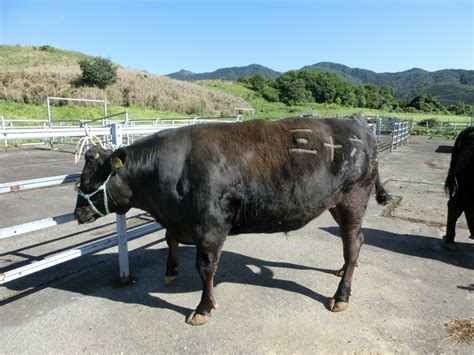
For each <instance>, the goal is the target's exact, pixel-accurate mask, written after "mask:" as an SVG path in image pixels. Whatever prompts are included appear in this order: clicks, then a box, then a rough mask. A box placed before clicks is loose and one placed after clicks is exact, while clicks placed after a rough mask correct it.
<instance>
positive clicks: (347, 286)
mask: <svg viewBox="0 0 474 355" xmlns="http://www.w3.org/2000/svg"><path fill="white" fill-rule="evenodd" d="M356 230H357V232H356ZM342 243H343V248H344V266H343V268H342V270H343V271H342V279H341V281H340V282H339V286H338V288H337V291H336V293H335V295H334V297H333V298H332V300H331V302H330V305H329V308H330V309H331V311H333V312H340V311H344V310H345V309H346V308H347V306H348V305H349V296H350V295H351V292H352V274H353V273H354V268H355V267H356V266H357V259H358V258H359V252H360V248H361V246H362V244H364V235H363V234H362V232H361V231H360V224H359V225H358V226H354V227H353V230H352V231H350V232H349V233H347V234H343V235H342Z"/></svg>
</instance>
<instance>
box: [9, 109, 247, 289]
mask: <svg viewBox="0 0 474 355" xmlns="http://www.w3.org/2000/svg"><path fill="white" fill-rule="evenodd" d="M239 119H240V118H239V117H238V118H237V119H234V120H228V121H226V122H236V121H237V120H239ZM201 122H209V120H206V121H203V120H194V121H192V122H190V121H188V122H186V123H184V122H183V121H180V122H177V121H173V120H169V121H167V122H161V123H160V124H159V125H154V126H138V127H133V126H128V127H127V126H125V125H122V124H121V123H113V124H112V125H111V126H110V127H94V128H93V130H94V134H101V135H106V136H110V137H111V139H112V144H113V145H114V146H116V147H119V146H121V145H122V144H123V143H124V141H123V138H124V136H125V134H126V133H127V134H149V133H151V132H156V131H159V130H161V129H168V128H174V127H181V126H183V125H185V124H195V123H201ZM213 122H223V121H222V120H214V121H213ZM3 133H4V134H5V132H3ZM83 135H84V129H83V128H81V127H74V128H73V127H68V128H60V129H56V130H55V129H54V128H53V127H45V128H43V129H40V130H38V129H37V128H36V129H31V128H27V129H12V130H8V132H6V136H7V138H8V139H25V138H32V137H33V138H36V137H47V138H51V137H53V138H54V137H60V136H62V137H71V136H72V137H79V136H83ZM79 177H80V174H69V175H62V176H53V177H49V178H40V179H34V180H26V181H15V182H11V183H6V184H0V193H9V192H18V191H22V190H27V189H31V188H37V187H46V186H54V185H59V184H64V183H68V182H75V181H77V180H78V179H79ZM73 220H74V216H73V214H72V213H67V214H64V215H60V216H54V217H49V218H45V219H42V220H38V221H32V222H28V223H24V224H21V225H16V226H11V227H7V228H2V229H0V239H4V238H11V237H15V236H17V235H20V234H24V233H28V232H34V231H37V230H40V229H43V228H48V227H54V226H57V225H60V224H64V223H70V222H71V221H73ZM116 226H117V232H116V233H115V234H114V235H112V236H110V237H106V238H103V239H100V240H99V241H96V242H91V243H87V244H84V245H81V246H79V247H76V248H73V249H70V250H67V251H64V252H60V253H57V254H54V255H52V256H49V257H46V258H44V259H41V260H38V261H33V262H31V263H30V264H28V265H25V266H22V267H19V268H16V269H13V270H9V271H6V272H3V273H1V274H0V284H4V283H6V282H9V281H13V280H16V279H18V278H20V277H23V276H26V275H30V274H32V273H34V272H37V271H40V270H44V269H46V268H49V267H52V266H55V265H58V264H61V263H64V262H66V261H69V260H72V259H75V258H78V257H80V256H83V255H87V254H91V253H95V252H97V251H100V250H104V249H107V248H109V247H112V246H114V245H118V259H119V269H120V279H121V280H122V281H123V282H127V281H128V280H129V277H130V270H129V258H128V246H127V242H128V241H129V240H131V239H135V238H138V237H142V236H145V235H147V234H150V233H152V232H155V231H159V230H161V229H162V227H161V226H160V225H159V224H158V223H156V222H151V223H146V224H144V225H141V226H138V227H134V228H131V229H130V230H127V225H126V216H125V215H119V214H117V215H116Z"/></svg>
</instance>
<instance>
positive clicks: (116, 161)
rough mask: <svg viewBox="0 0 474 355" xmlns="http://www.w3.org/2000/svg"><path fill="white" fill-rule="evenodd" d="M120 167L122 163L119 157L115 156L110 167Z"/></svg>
mask: <svg viewBox="0 0 474 355" xmlns="http://www.w3.org/2000/svg"><path fill="white" fill-rule="evenodd" d="M122 167H123V163H122V161H121V160H120V159H119V158H117V157H115V158H113V159H112V168H114V169H120V168H122Z"/></svg>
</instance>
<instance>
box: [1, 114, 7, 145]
mask: <svg viewBox="0 0 474 355" xmlns="http://www.w3.org/2000/svg"><path fill="white" fill-rule="evenodd" d="M2 129H3V130H5V129H6V127H5V118H4V117H3V116H2ZM3 142H4V144H5V151H7V149H8V139H7V136H6V135H5V136H4V138H3Z"/></svg>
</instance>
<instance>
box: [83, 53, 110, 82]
mask: <svg viewBox="0 0 474 355" xmlns="http://www.w3.org/2000/svg"><path fill="white" fill-rule="evenodd" d="M79 66H80V68H81V71H82V76H81V83H82V84H84V85H88V86H98V87H100V88H101V89H105V88H106V87H107V86H109V85H110V84H113V83H115V82H116V81H117V67H116V66H115V64H113V63H112V61H111V60H110V59H107V58H101V57H91V58H86V59H83V60H81V61H80V62H79Z"/></svg>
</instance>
